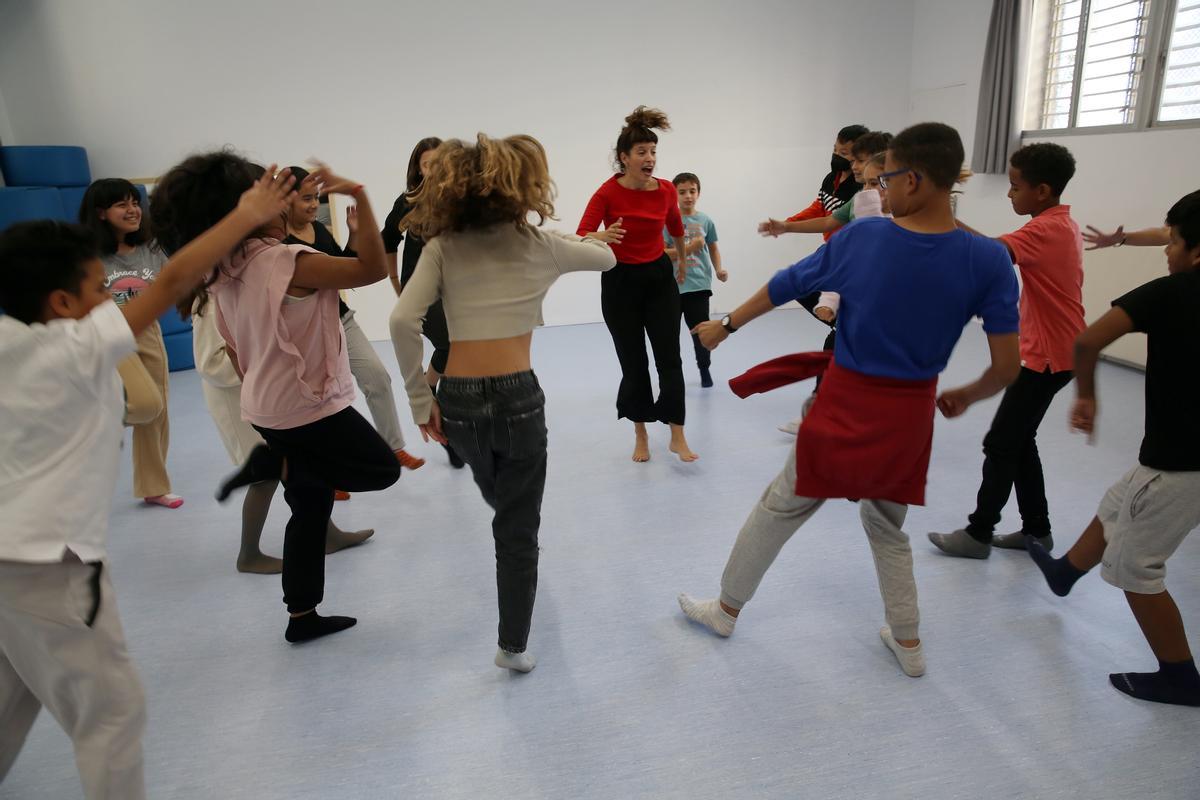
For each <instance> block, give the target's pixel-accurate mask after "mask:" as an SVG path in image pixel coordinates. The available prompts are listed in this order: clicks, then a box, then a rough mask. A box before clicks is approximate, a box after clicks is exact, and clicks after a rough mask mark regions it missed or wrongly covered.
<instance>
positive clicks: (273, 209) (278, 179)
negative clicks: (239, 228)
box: [237, 164, 296, 226]
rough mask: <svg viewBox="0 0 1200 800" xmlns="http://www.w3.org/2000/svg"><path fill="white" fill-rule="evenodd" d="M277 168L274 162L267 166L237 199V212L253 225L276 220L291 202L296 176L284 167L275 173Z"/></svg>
mask: <svg viewBox="0 0 1200 800" xmlns="http://www.w3.org/2000/svg"><path fill="white" fill-rule="evenodd" d="M277 168H278V165H276V164H272V165H271V166H269V167H267V169H266V171H265V172H263V174H262V177H260V178H259V179H258V180H256V181H255V182H254V185H253V186H251V187H250V188H249V189H247V190H246V191H244V192H242V196H241V198H239V200H238V204H237V210H238V212H239V213H241V214H244V215H245V216H246V217H247V218H248V219H249V221H250V222H251V223H253V224H254V225H255V226H258V225H262V224H264V223H266V222H270V221H272V220H278V219H279V217H280V215H281V214H283V213H284V212H285V211H287V208H288V206H289V205H290V204H291V202H292V196H293V195H294V194H295V192H294V191H293V188H294V187H295V185H296V177H295V176H294V175H292V171H291V170H290V169H286V168H285V169H284V170H283V171H281V172H279V173H276V172H275V170H276V169H277Z"/></svg>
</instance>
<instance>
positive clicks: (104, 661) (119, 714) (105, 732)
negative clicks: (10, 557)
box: [0, 556, 146, 800]
mask: <svg viewBox="0 0 1200 800" xmlns="http://www.w3.org/2000/svg"><path fill="white" fill-rule="evenodd" d="M68 558H70V560H67V561H60V562H58V563H53V564H26V563H22V562H17V561H0V782H3V780H4V776H5V775H7V774H8V771H9V769H11V768H12V765H13V762H14V761H16V759H17V754H18V753H20V752H21V746H22V745H23V744H24V743H25V737H26V736H27V735H28V733H29V729H30V728H31V727H33V721H34V720H35V719H36V718H37V715H38V712H39V711H40V710H41V708H42V706H45V707H46V709H47V710H48V711H49V712H50V713H51V714H52V715H53V716H54V718H55V719H56V720H57V721H58V724H59V725H61V726H62V727H63V729H64V730H65V731H66V732H67V734H68V735H69V736H70V737H71V743H72V744H73V745H74V747H75V764H76V766H77V767H78V769H79V777H80V780H81V781H82V783H83V793H84V796H86V797H87V798H88V800H141V798H145V796H146V788H145V784H144V778H143V774H142V731H143V730H144V728H145V726H146V699H145V695H144V694H143V692H142V684H141V681H140V680H138V676H137V672H136V670H134V668H133V664H132V663H131V662H130V660H129V653H128V651H127V650H126V649H125V635H124V633H123V632H122V630H121V620H120V618H119V617H118V615H117V603H116V598H115V597H114V596H113V588H112V583H111V582H110V581H109V579H108V565H107V564H105V565H104V567H103V569H102V570H101V572H100V573H99V581H97V580H96V578H97V572H96V567H95V566H93V565H91V564H84V563H82V562H81V561H79V560H78V559H77V558H74V557H72V556H68ZM93 615H94V619H92V624H91V625H90V626H89V625H88V619H89V617H92V616H93Z"/></svg>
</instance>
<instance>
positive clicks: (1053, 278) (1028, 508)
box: [929, 144, 1086, 558]
mask: <svg viewBox="0 0 1200 800" xmlns="http://www.w3.org/2000/svg"><path fill="white" fill-rule="evenodd" d="M1009 164H1010V166H1009V168H1008V180H1009V184H1010V187H1009V190H1008V197H1009V199H1010V200H1012V207H1013V211H1015V212H1017V213H1018V214H1021V215H1026V214H1027V215H1029V216H1031V217H1032V219H1031V220H1030V221H1029V222H1027V223H1025V225H1024V226H1022V227H1021V228H1020V230H1017V231H1014V232H1013V233H1008V234H1005V235H1003V236H1001V237H999V241H1000V242H1001V243H1003V244H1004V246H1005V247H1006V248H1007V250H1008V253H1009V255H1010V256H1012V260H1013V263H1015V264H1016V265H1017V267H1018V268H1019V269H1020V271H1021V282H1022V287H1023V288H1022V290H1021V373H1020V376H1019V377H1018V378H1017V380H1016V382H1014V383H1013V384H1012V385H1011V386H1009V387H1008V389H1007V390H1005V392H1004V398H1003V399H1002V400H1001V401H1000V407H999V408H998V409H996V416H995V418H994V419H993V420H992V427H991V429H990V430H989V431H988V433H987V435H986V436H985V437H984V439H983V453H984V460H983V481H982V483H981V484H980V486H979V494H978V497H977V498H976V501H975V513H973V514H971V515H970V517H968V520H969V521H968V524H967V526H966V528H960V529H959V530H956V531H954V532H953V533H931V534H929V540H930V541H931V542H933V543H934V544H935V545H936V546H937V547H938V548H939V549H941V550H942V551H943V552H945V553H948V554H949V555H952V556H961V557H964V558H987V557H988V556H989V555H991V552H992V545H995V546H996V547H1005V548H1011V549H1019V550H1023V549H1025V543H1026V541H1027V540H1028V538H1029V537H1032V538H1033V539H1034V540H1036V541H1037V542H1039V543H1040V544H1041V545H1042V546H1043V547H1045V548H1046V549H1047V550H1050V549H1051V548H1053V547H1054V541H1053V539H1052V538H1051V536H1050V509H1049V507H1048V505H1047V503H1046V486H1045V481H1044V480H1043V477H1042V462H1041V459H1040V458H1039V457H1038V450H1037V430H1038V426H1039V425H1041V423H1042V417H1044V416H1045V415H1046V410H1047V409H1048V408H1049V407H1050V403H1051V401H1052V400H1053V399H1054V395H1056V394H1058V392H1059V390H1060V389H1062V388H1063V387H1064V386H1066V385H1067V384H1068V383H1070V382H1071V376H1072V368H1073V355H1072V348H1073V346H1074V342H1075V337H1076V336H1078V335H1079V334H1080V333H1081V332H1082V331H1083V329H1084V328H1085V327H1086V325H1085V323H1084V319H1083V300H1082V294H1083V238H1082V236H1081V235H1080V232H1079V226H1078V225H1077V224H1076V223H1075V220H1073V219H1071V207H1070V206H1068V205H1063V204H1062V203H1061V200H1060V198H1061V195H1062V193H1063V190H1064V189H1065V188H1066V186H1067V182H1068V181H1070V180H1071V177H1072V176H1073V175H1074V174H1075V159H1074V158H1073V157H1072V156H1071V153H1070V151H1068V150H1067V148H1065V147H1063V146H1061V145H1057V144H1031V145H1026V146H1025V147H1022V148H1021V149H1020V150H1018V151H1016V152H1015V153H1013V155H1012V158H1011V159H1010V160H1009ZM959 224H960V225H961V226H962V227H964V228H966V227H967V226H965V225H962V224H961V223H959ZM967 230H971V229H970V228H967ZM972 232H975V231H972ZM1014 488H1015V489H1016V492H1017V506H1018V507H1019V508H1020V511H1021V528H1020V530H1018V531H1016V532H1014V533H1009V534H1002V535H1000V536H993V531H994V529H995V527H996V523H998V522H999V521H1000V512H1001V510H1002V509H1003V508H1004V505H1005V503H1007V502H1008V496H1009V494H1010V493H1011V491H1012V490H1013V489H1014Z"/></svg>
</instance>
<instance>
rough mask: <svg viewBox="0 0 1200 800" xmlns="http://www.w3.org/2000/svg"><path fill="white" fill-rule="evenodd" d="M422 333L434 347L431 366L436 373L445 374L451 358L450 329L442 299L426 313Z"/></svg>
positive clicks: (430, 361) (430, 360)
mask: <svg viewBox="0 0 1200 800" xmlns="http://www.w3.org/2000/svg"><path fill="white" fill-rule="evenodd" d="M421 333H423V334H425V338H426V339H428V340H429V343H430V344H432V345H433V356H432V357H431V358H430V359H429V366H431V367H433V369H434V371H435V372H438V373H444V372H445V371H446V361H448V360H449V358H450V328H449V327H448V326H447V325H446V311H445V309H443V308H442V301H441V300H440V299H439V300H438V301H437V302H435V303H434V304H433V305H431V306H430V307H429V310H428V311H426V312H425V322H424V323H423V324H422V326H421Z"/></svg>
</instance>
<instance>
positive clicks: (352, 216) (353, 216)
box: [346, 206, 358, 236]
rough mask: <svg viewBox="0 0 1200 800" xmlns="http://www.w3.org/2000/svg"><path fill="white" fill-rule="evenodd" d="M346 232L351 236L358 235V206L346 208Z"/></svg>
mask: <svg viewBox="0 0 1200 800" xmlns="http://www.w3.org/2000/svg"><path fill="white" fill-rule="evenodd" d="M346 230H348V231H350V235H351V236H353V235H354V234H356V233H358V206H347V207H346Z"/></svg>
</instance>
